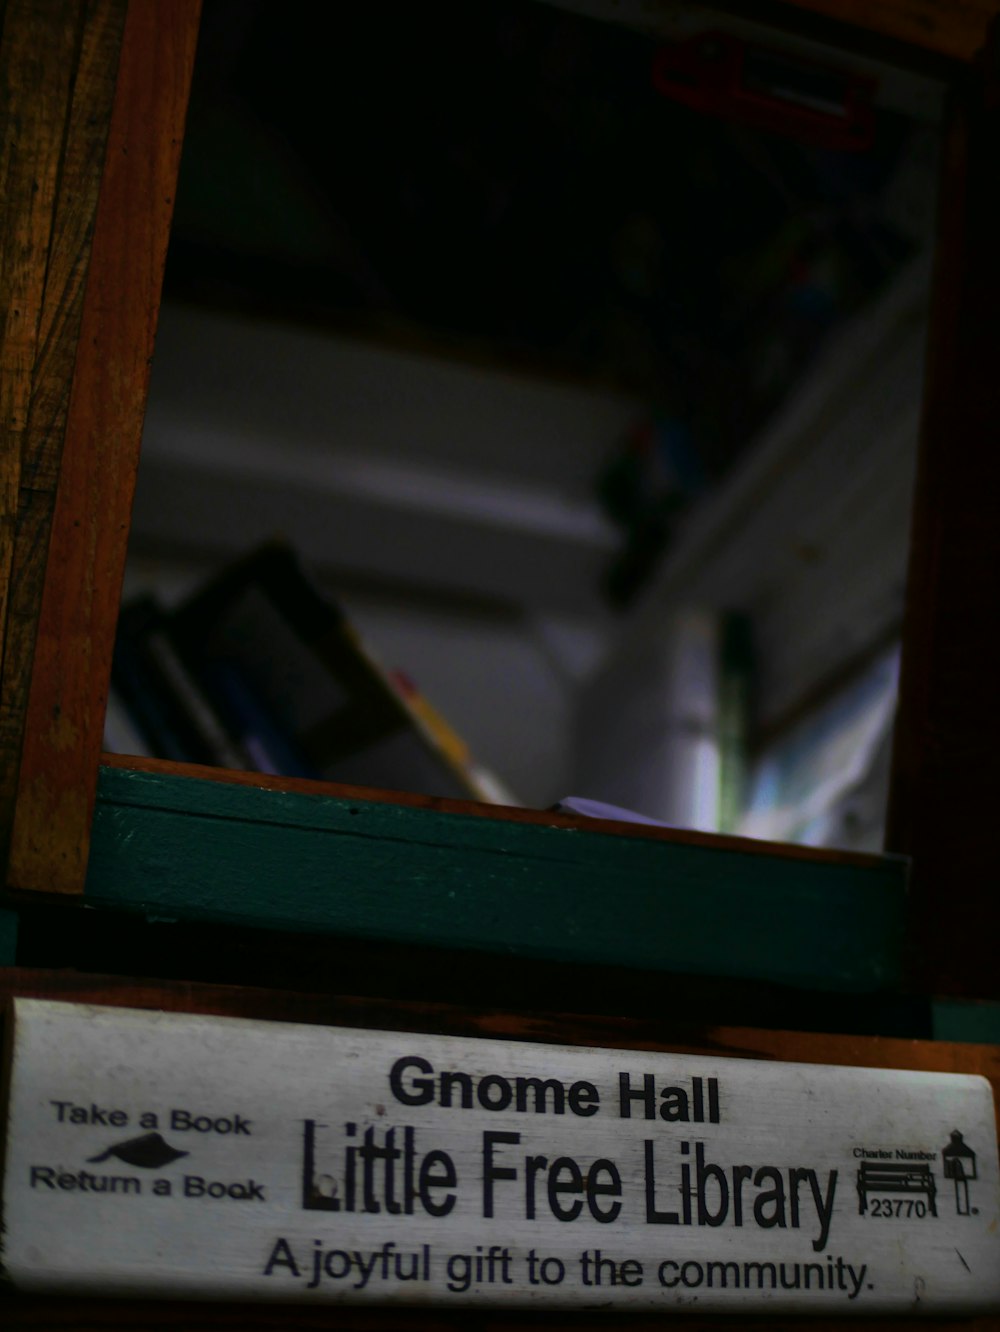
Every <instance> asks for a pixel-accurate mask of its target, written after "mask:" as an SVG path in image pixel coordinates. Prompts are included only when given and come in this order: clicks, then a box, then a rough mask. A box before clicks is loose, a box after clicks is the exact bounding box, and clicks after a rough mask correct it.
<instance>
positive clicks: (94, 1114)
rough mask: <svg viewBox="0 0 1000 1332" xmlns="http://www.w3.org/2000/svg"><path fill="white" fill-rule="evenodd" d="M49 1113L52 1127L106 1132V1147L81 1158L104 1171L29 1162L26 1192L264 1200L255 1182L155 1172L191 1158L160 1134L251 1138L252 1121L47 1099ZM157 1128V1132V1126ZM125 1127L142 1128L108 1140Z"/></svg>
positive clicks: (181, 1137) (240, 1117) (180, 1138)
mask: <svg viewBox="0 0 1000 1332" xmlns="http://www.w3.org/2000/svg"><path fill="white" fill-rule="evenodd" d="M47 1111H48V1113H50V1114H51V1115H52V1117H53V1122H54V1123H55V1124H56V1125H60V1124H62V1125H70V1126H74V1127H77V1128H81V1127H86V1128H94V1129H101V1130H106V1133H105V1134H104V1140H105V1142H106V1143H107V1145H106V1146H104V1147H103V1149H102V1150H101V1151H99V1152H97V1153H96V1154H95V1155H93V1156H89V1157H87V1158H86V1162H85V1165H86V1166H104V1167H105V1169H104V1170H88V1169H86V1168H78V1169H74V1168H71V1167H67V1166H66V1165H64V1164H63V1163H61V1162H60V1163H52V1162H46V1163H42V1164H38V1163H32V1164H31V1165H30V1166H29V1168H28V1170H29V1182H30V1185H31V1188H32V1189H34V1190H38V1191H39V1192H41V1193H43V1194H44V1193H46V1192H54V1193H59V1192H61V1193H85V1194H93V1193H103V1194H118V1195H120V1196H123V1197H127V1196H131V1197H141V1196H142V1195H144V1194H146V1195H149V1196H152V1197H155V1198H172V1197H181V1198H192V1199H215V1200H217V1201H221V1200H226V1201H230V1202H265V1201H266V1199H267V1195H266V1188H265V1186H264V1185H263V1184H261V1183H259V1182H258V1181H257V1180H256V1179H252V1178H251V1179H246V1178H241V1179H237V1180H233V1179H215V1178H207V1177H206V1176H204V1175H201V1174H195V1173H189V1172H188V1170H187V1168H186V1167H185V1169H184V1170H183V1171H180V1172H177V1173H176V1174H175V1175H164V1174H160V1173H157V1172H161V1171H163V1170H165V1169H166V1168H167V1167H169V1166H172V1165H174V1164H175V1163H176V1162H178V1161H180V1160H182V1159H183V1158H185V1157H189V1156H190V1155H191V1151H190V1149H189V1148H187V1147H178V1146H175V1145H174V1143H173V1142H171V1141H170V1140H169V1139H168V1138H166V1137H164V1132H168V1133H169V1134H171V1135H172V1137H173V1138H174V1140H175V1141H184V1142H189V1141H192V1138H191V1135H194V1141H197V1140H198V1139H199V1138H204V1137H206V1136H207V1137H247V1138H249V1137H251V1136H252V1134H253V1123H252V1121H251V1120H250V1119H247V1118H246V1117H245V1116H244V1115H242V1114H229V1115H210V1114H200V1113H198V1112H196V1111H192V1110H188V1109H182V1108H174V1109H171V1110H168V1111H165V1112H163V1113H162V1114H161V1112H159V1111H156V1110H145V1111H143V1112H142V1113H141V1114H138V1115H131V1114H130V1113H129V1112H128V1111H127V1110H123V1109H120V1108H107V1107H105V1106H101V1105H98V1104H96V1103H95V1102H93V1101H91V1102H90V1103H89V1104H78V1103H77V1102H75V1101H68V1100H67V1101H63V1100H50V1101H49V1103H48V1107H47ZM161 1125H162V1128H161ZM129 1128H138V1129H141V1130H144V1131H143V1132H140V1133H138V1134H134V1133H133V1134H129V1136H128V1137H124V1138H122V1137H119V1138H117V1139H113V1140H112V1141H111V1142H110V1143H108V1142H107V1138H108V1136H109V1135H110V1134H111V1133H112V1132H113V1131H115V1130H118V1131H121V1130H124V1129H129ZM116 1164H120V1165H121V1166H129V1167H131V1172H130V1173H125V1172H123V1171H121V1170H120V1169H119V1170H116V1169H115V1165H116Z"/></svg>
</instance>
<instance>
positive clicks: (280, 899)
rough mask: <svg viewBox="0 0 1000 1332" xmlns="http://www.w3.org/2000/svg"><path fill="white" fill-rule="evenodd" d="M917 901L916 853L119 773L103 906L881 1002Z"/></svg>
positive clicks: (103, 796) (104, 825) (105, 834)
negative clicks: (910, 902) (739, 843)
mask: <svg viewBox="0 0 1000 1332" xmlns="http://www.w3.org/2000/svg"><path fill="white" fill-rule="evenodd" d="M749 845H751V846H752V845H753V844H749ZM905 889H906V863H905V862H904V861H902V860H900V859H897V858H885V859H877V858H874V857H842V858H833V857H830V858H824V857H821V856H811V855H806V856H795V855H782V854H778V853H775V852H773V851H768V850H766V849H763V850H747V851H741V850H739V849H738V848H734V847H733V846H732V845H729V846H726V845H721V846H711V845H705V844H704V843H703V842H701V843H699V842H698V841H697V840H694V841H683V840H677V841H674V840H668V839H655V838H649V837H641V836H636V837H629V836H616V835H614V834H609V833H606V832H601V831H597V830H596V827H595V830H593V831H591V830H590V829H589V828H586V827H573V828H565V827H553V826H547V825H539V824H532V823H520V822H514V821H510V820H503V819H499V818H490V817H488V816H484V817H477V816H475V815H463V814H450V813H441V812H439V811H437V810H434V809H422V808H413V807H410V806H407V805H396V804H391V803H382V802H376V801H362V800H357V801H352V800H348V799H344V798H342V797H340V796H334V795H302V794H291V793H284V792H275V791H265V790H261V789H258V788H254V787H252V786H243V785H236V784H232V783H225V782H214V781H211V780H203V779H198V778H191V777H178V776H173V775H167V774H160V773H148V772H140V771H129V770H127V769H117V768H110V767H107V768H102V770H101V774H100V780H99V784H98V796H97V808H96V812H95V817H94V827H93V840H92V844H91V853H90V863H89V869H88V876H87V887H86V901H87V902H88V903H89V904H90V905H92V906H96V907H104V908H112V909H116V910H126V911H134V912H139V913H142V914H144V915H145V916H147V917H148V918H156V919H160V920H163V919H167V920H185V921H211V922H230V923H233V924H240V925H249V926H257V927H261V928H266V929H271V930H275V929H277V930H292V931H298V932H303V931H304V932H326V933H330V934H336V935H340V936H342V937H343V936H346V937H354V938H361V939H368V940H384V941H387V942H394V943H409V944H413V945H415V946H420V945H432V946H437V947H442V948H471V949H480V950H485V951H487V952H491V953H499V954H508V955H511V956H523V957H534V958H551V959H552V960H553V961H573V962H584V963H596V964H605V965H621V966H631V967H635V968H645V969H655V970H662V971H670V972H678V973H688V974H701V975H717V976H725V977H739V978H744V979H763V980H770V981H780V982H785V983H788V984H793V985H797V986H805V987H807V988H810V989H839V990H853V991H861V992H870V991H874V990H879V989H890V988H892V987H893V986H895V985H897V984H898V982H899V978H900V956H901V941H902V933H903V919H904V898H905ZM609 1003H611V1004H613V996H609ZM790 1020H791V1015H790Z"/></svg>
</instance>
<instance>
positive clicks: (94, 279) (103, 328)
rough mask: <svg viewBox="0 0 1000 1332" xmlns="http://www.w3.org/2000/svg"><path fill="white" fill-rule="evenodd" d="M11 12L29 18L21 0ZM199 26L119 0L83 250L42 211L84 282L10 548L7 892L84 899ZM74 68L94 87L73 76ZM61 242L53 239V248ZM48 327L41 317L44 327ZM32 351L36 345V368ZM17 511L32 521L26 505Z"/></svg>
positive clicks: (64, 221)
mask: <svg viewBox="0 0 1000 1332" xmlns="http://www.w3.org/2000/svg"><path fill="white" fill-rule="evenodd" d="M52 5H54V0H50V7H52ZM17 7H18V8H27V9H29V10H30V9H32V5H31V4H29V3H27V0H25V2H24V4H21V5H19V6H17ZM64 8H66V9H68V10H71V11H74V12H75V11H77V10H81V12H85V13H87V14H88V16H89V15H90V14H91V12H92V11H93V12H94V13H99V14H101V15H105V16H106V21H107V22H108V23H110V21H111V17H112V16H113V14H114V11H115V10H116V9H117V10H120V9H121V5H120V3H119V0H99V2H98V3H95V4H94V5H91V6H79V5H77V4H69V5H66V6H64ZM198 16H199V0H156V3H151V2H150V0H131V3H129V5H128V9H127V14H126V15H125V21H124V32H123V35H122V38H121V57H120V61H119V62H118V76H117V82H115V81H114V77H113V68H114V66H113V64H112V65H110V67H109V61H108V59H107V54H108V53H107V51H106V49H104V48H102V50H104V55H105V59H104V60H103V61H102V60H95V61H94V68H93V69H92V70H89V71H88V70H86V69H84V68H83V66H82V65H81V67H80V69H79V70H78V71H77V73H76V82H75V84H74V85H73V87H74V94H75V102H76V103H77V104H78V109H79V117H80V120H81V124H82V125H83V126H85V127H87V128H88V129H89V128H90V127H91V125H92V123H94V124H96V125H97V126H98V127H99V128H101V129H103V127H104V126H107V121H108V116H107V111H108V108H109V106H110V98H109V97H108V96H107V88H108V85H109V83H110V87H111V88H113V92H114V102H113V108H111V115H110V126H109V127H108V128H107V131H106V133H107V151H106V157H105V158H104V170H103V175H102V174H101V172H100V170H99V169H98V170H97V172H96V177H95V171H94V166H95V163H94V160H93V158H92V157H91V158H90V159H89V167H90V170H89V172H88V173H87V175H86V191H85V195H84V198H85V202H86V203H87V205H88V206H89V205H90V201H91V196H93V198H94V199H95V200H96V216H95V217H94V219H93V240H92V244H91V245H90V246H89V247H88V246H87V245H86V240H85V238H86V237H87V236H88V234H89V231H90V226H89V223H88V222H87V221H86V219H80V218H79V217H78V216H77V212H76V209H77V207H78V206H82V204H81V202H80V199H78V198H77V197H76V195H74V194H73V192H72V191H69V192H68V193H67V196H66V198H65V200H61V201H60V202H61V204H62V205H63V206H62V207H60V209H58V210H57V214H56V218H57V223H58V225H59V226H61V227H64V228H65V229H66V230H67V231H69V232H70V233H73V234H75V235H77V237H78V240H79V242H80V259H79V263H78V265H77V267H76V268H75V269H74V270H73V271H74V272H78V271H79V268H80V267H83V268H85V269H86V286H85V288H84V291H83V298H82V310H81V311H80V313H79V316H78V320H77V321H76V323H75V324H74V325H70V326H66V327H64V328H62V329H61V330H59V331H60V332H61V334H62V336H61V339H60V340H58V341H57V343H56V349H57V359H56V361H55V363H54V365H53V368H52V373H51V375H50V379H51V380H52V383H51V385H50V386H49V391H50V393H51V397H52V399H53V400H54V401H55V400H58V401H60V402H62V401H65V400H66V399H68V406H67V407H66V408H65V412H64V417H63V419H64V420H65V440H64V442H62V441H61V434H62V431H61V429H57V430H56V431H55V433H56V434H58V435H59V436H60V439H59V440H57V441H55V444H54V445H53V448H52V450H51V452H52V453H53V454H54V455H55V456H54V458H49V459H46V461H45V465H44V467H42V468H41V469H40V470H42V471H43V472H44V473H45V475H46V476H47V478H48V490H47V492H46V494H47V495H48V497H49V500H50V502H51V495H52V491H53V489H54V490H55V502H54V513H53V516H52V521H51V535H49V534H48V532H47V528H48V523H47V521H45V522H41V523H39V524H38V525H37V526H38V527H39V528H40V530H39V531H37V532H36V531H35V530H34V528H33V527H32V524H31V522H30V520H29V522H28V523H27V526H28V528H29V529H30V530H29V532H28V533H27V536H28V537H30V538H31V539H30V541H28V540H26V541H25V543H24V544H25V545H26V546H27V547H28V548H27V549H26V550H25V551H24V552H23V559H24V563H25V570H24V572H23V573H22V574H21V578H20V582H21V583H23V584H24V585H25V586H26V588H27V591H26V593H25V596H24V600H25V602H26V611H25V614H26V615H27V616H28V618H29V619H31V620H32V621H33V622H32V625H31V627H32V628H33V627H34V617H37V631H36V632H35V633H34V635H32V634H31V633H30V632H29V633H27V634H26V635H24V637H25V639H26V641H25V643H24V646H23V658H22V660H23V662H24V663H25V664H24V665H21V666H20V668H19V669H17V670H16V678H17V686H18V687H17V690H16V691H15V690H13V689H12V696H11V699H10V702H9V705H8V716H9V721H8V726H7V733H8V734H7V737H6V738H7V739H8V744H7V751H8V752H7V754H6V755H5V757H6V758H7V759H8V760H13V763H12V765H11V766H12V768H13V771H14V772H16V773H17V787H16V803H15V798H14V796H15V793H14V791H13V790H12V789H10V788H11V784H10V783H9V784H8V790H7V792H6V796H7V800H6V804H7V808H6V809H5V810H4V811H2V812H3V813H4V814H6V815H7V816H8V817H7V818H6V819H5V820H4V824H5V826H6V824H7V823H9V822H10V814H11V806H12V805H13V806H14V808H13V831H12V834H11V841H10V853H9V860H8V870H7V880H8V885H9V886H10V887H12V888H21V889H37V890H41V891H47V892H59V893H80V892H82V891H83V879H84V872H85V869H86V863H87V848H88V842H89V832H90V819H91V812H92V809H93V801H94V792H95V788H96V783H97V768H98V758H99V754H100V749H101V737H102V730H103V721H104V710H105V705H106V693H107V686H108V678H109V676H110V667H111V651H112V646H113V642H114V632H115V623H116V619H117V610H118V602H119V598H120V595H121V582H122V576H123V572H124V564H125V549H126V542H127V537H128V527H129V517H130V513H131V505H132V493H133V489H134V484H135V471H136V466H137V463H138V456H139V441H140V436H141V432H142V420H143V414H144V411H145V404H146V390H147V385H148V379H149V366H150V360H151V357H152V351H153V338H154V334H155V330H156V320H157V313H158V309H159V300H160V287H161V284H162V280H163V266H164V261H165V258H166V249H167V240H168V235H169V228H170V221H171V217H172V214H173V198H174V188H175V183H176V178H177V170H178V166H179V162H180V150H181V142H182V138H183V127H184V116H185V112H186V109H187V98H188V91H189V87H190V80H191V70H192V65H193V59H194V48H195V41H196V37H197V26H198ZM89 32H90V29H89V28H87V27H85V30H84V34H83V47H82V48H81V49H86V43H87V39H88V36H89ZM116 54H117V51H116ZM88 72H89V74H91V75H92V79H93V83H92V81H91V79H90V78H87V79H84V77H83V75H84V74H86V73H88ZM71 128H72V119H71ZM71 146H72V144H71ZM101 156H102V157H104V153H103V152H102V154H101ZM97 181H99V185H100V193H99V197H98V195H97V188H96V182H97ZM29 193H30V191H29ZM33 234H34V233H33ZM60 239H61V238H60V237H59V236H58V235H57V236H56V241H57V242H59V241H60ZM61 253H62V251H61V249H60V245H59V244H57V243H54V244H53V250H52V255H53V263H52V265H50V268H49V273H50V275H51V273H52V272H53V270H55V271H56V272H57V273H58V266H59V260H60V256H61ZM88 258H89V267H87V259H88ZM46 295H48V293H46ZM54 300H55V297H53V302H54ZM57 309H58V307H56V310H57ZM56 310H53V312H52V314H53V318H54V315H55V313H56ZM47 318H48V314H47V313H46V312H45V309H44V307H43V314H42V317H41V320H40V327H41V328H43V329H44V328H45V325H46V319H47ZM77 327H78V340H77V336H76V331H77ZM46 350H47V348H46V346H45V345H44V344H41V345H40V349H39V351H40V356H39V360H40V361H41V358H42V354H43V353H44V352H45V351H46ZM74 353H75V363H74V359H73V358H74ZM42 364H43V367H44V362H42ZM37 373H38V372H37V369H36V375H37ZM61 424H62V422H61V421H60V422H59V425H60V426H61ZM59 442H62V450H61V453H62V456H61V464H60V459H59V450H58V447H56V446H57V445H58V443H59ZM56 476H57V477H58V487H57V488H55V479H56ZM28 511H29V519H30V514H31V513H32V512H33V510H32V509H31V507H30V506H29V510H28ZM46 517H47V515H46ZM46 537H47V539H48V558H47V560H46V552H45V544H46ZM42 570H44V588H42V586H41V583H42V572H41V571H42ZM39 598H40V610H39V609H38V606H39ZM32 638H33V639H34V655H33V662H32V655H31V639H32ZM12 669H14V668H13V667H12ZM29 673H30V693H27V706H26V707H25V705H24V697H25V692H26V685H27V680H28V675H29ZM5 683H6V682H5ZM22 736H23V742H22V741H21V737H22ZM18 743H20V744H21V749H20V765H19V769H18V766H17V762H16V757H17V746H18Z"/></svg>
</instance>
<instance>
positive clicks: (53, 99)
mask: <svg viewBox="0 0 1000 1332" xmlns="http://www.w3.org/2000/svg"><path fill="white" fill-rule="evenodd" d="M86 15H87V7H86V6H84V5H80V4H78V3H74V0H40V2H39V3H32V0H11V2H10V3H9V4H7V6H6V8H5V10H4V13H3V31H2V38H0V298H2V299H0V435H2V448H0V829H4V830H6V829H7V828H8V827H9V822H10V806H11V801H12V798H13V790H14V776H15V774H16V772H17V760H18V754H19V750H20V743H21V732H22V728H23V713H24V690H23V682H24V680H25V679H26V678H27V675H28V673H29V671H30V663H31V648H32V645H33V638H34V635H33V632H31V626H26V625H25V616H24V614H23V598H22V596H21V595H20V594H21V592H22V590H23V589H24V588H25V586H26V585H28V584H30V582H31V580H30V579H26V578H25V574H24V571H25V566H26V560H25V554H26V553H28V555H29V559H28V561H27V563H28V564H34V565H37V564H39V563H41V565H42V566H44V550H43V551H42V554H41V560H40V561H39V560H38V558H37V555H36V552H37V548H38V546H39V545H40V544H43V543H40V540H39V538H40V529H39V523H38V521H37V519H38V517H39V509H38V506H37V505H32V504H30V500H29V512H27V513H26V512H25V504H24V492H23V476H24V472H25V466H24V464H25V455H26V454H29V453H31V454H33V455H36V456H37V453H38V450H37V449H32V447H31V443H30V416H31V402H32V396H33V392H34V387H35V382H36V362H37V360H38V356H39V347H40V343H41V341H42V340H43V338H44V336H45V334H44V333H43V307H44V298H45V292H46V288H47V285H48V270H49V264H50V258H51V251H52V239H53V230H54V225H55V213H56V209H57V206H58V199H59V194H60V179H61V171H62V166H63V161H64V157H65V155H66V148H67V137H68V134H67V127H68V122H69V116H70V108H71V105H72V101H73V94H74V88H75V82H76V72H77V56H78V52H79V49H80V45H81V40H82V37H83V32H84V29H85V27H86V22H85V20H86ZM74 352H75V346H71V347H70V348H69V354H70V356H72V355H73V353H74ZM67 377H68V376H67ZM25 536H26V537H27V545H28V552H26V551H25V543H24V540H23V538H24V537H25ZM28 599H29V601H30V596H29V598H28ZM36 599H37V598H36ZM26 627H27V628H28V632H27V633H25V632H24V630H25V628H26ZM0 849H2V848H0Z"/></svg>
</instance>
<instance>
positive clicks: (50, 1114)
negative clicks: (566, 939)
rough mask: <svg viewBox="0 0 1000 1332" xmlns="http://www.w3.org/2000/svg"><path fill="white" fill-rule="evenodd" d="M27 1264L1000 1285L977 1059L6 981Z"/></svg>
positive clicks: (177, 1287) (848, 1303)
mask: <svg viewBox="0 0 1000 1332" xmlns="http://www.w3.org/2000/svg"><path fill="white" fill-rule="evenodd" d="M15 1009H16V1011H15V1020H14V1033H13V1042H12V1060H11V1069H10V1092H9V1119H8V1128H7V1144H6V1148H7V1156H6V1171H5V1178H4V1184H3V1223H4V1232H3V1265H4V1269H5V1272H6V1275H7V1277H8V1278H9V1279H10V1280H11V1281H13V1282H14V1283H15V1285H17V1286H18V1287H21V1288H24V1289H36V1290H39V1289H44V1290H47V1291H77V1292H98V1291H101V1292H111V1293H115V1294H152V1295H159V1296H179V1297H184V1296H189V1297H218V1298H223V1297H227V1298H237V1299H242V1300H246V1299H281V1300H289V1299H297V1300H317V1301H320V1300H327V1301H338V1300H351V1301H358V1302H371V1303H389V1302H393V1301H397V1302H403V1303H410V1304H412V1303H429V1302H435V1303H439V1304H443V1305H447V1304H461V1303H467V1304H494V1305H516V1304H526V1303H535V1304H538V1305H546V1306H552V1307H601V1308H607V1309H615V1308H618V1309H625V1308H627V1309H641V1308H642V1309H650V1308H652V1309H670V1308H674V1307H677V1306H681V1305H683V1306H684V1307H686V1308H688V1309H693V1310H696V1311H700V1310H706V1311H709V1310H718V1311H727V1310H728V1311H736V1310H739V1311H743V1312H746V1313H751V1312H763V1313H767V1312H778V1311H782V1310H794V1311H800V1312H807V1313H815V1314H825V1315H838V1316H839V1315H841V1314H849V1313H857V1314H873V1313H880V1312H896V1313H898V1312H903V1311H911V1312H912V1311H920V1312H927V1313H938V1314H940V1313H942V1312H946V1311H955V1312H966V1311H968V1312H971V1311H981V1310H989V1309H995V1308H998V1307H1000V1184H998V1173H997V1138H996V1126H995V1119H994V1110H993V1097H992V1093H991V1089H990V1086H989V1084H988V1083H987V1082H986V1081H985V1080H984V1079H982V1078H978V1077H966V1076H959V1075H949V1074H933V1073H918V1072H899V1071H891V1070H875V1069H863V1068H837V1067H829V1066H823V1065H810V1064H780V1063H767V1062H759V1061H752V1060H740V1059H723V1058H716V1057H715V1056H708V1055H706V1056H699V1057H685V1056H680V1055H670V1054H654V1053H646V1052H637V1051H613V1050H598V1049H583V1048H573V1047H561V1046H546V1045H531V1044H523V1043H515V1042H509V1041H494V1040H480V1039H455V1038H450V1037H440V1036H422V1035H415V1034H404V1033H396V1032H384V1031H355V1030H343V1029H330V1028H323V1027H312V1026H299V1025H291V1024H283V1023H267V1022H251V1021H243V1020H237V1019H227V1018H213V1017H206V1016H185V1015H176V1014H168V1013H151V1012H138V1011H133V1010H128V1009H114V1008H98V1007H89V1006H76V1005H69V1004H62V1003H50V1002H47V1001H38V1000H17V1001H16V1004H15Z"/></svg>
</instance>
